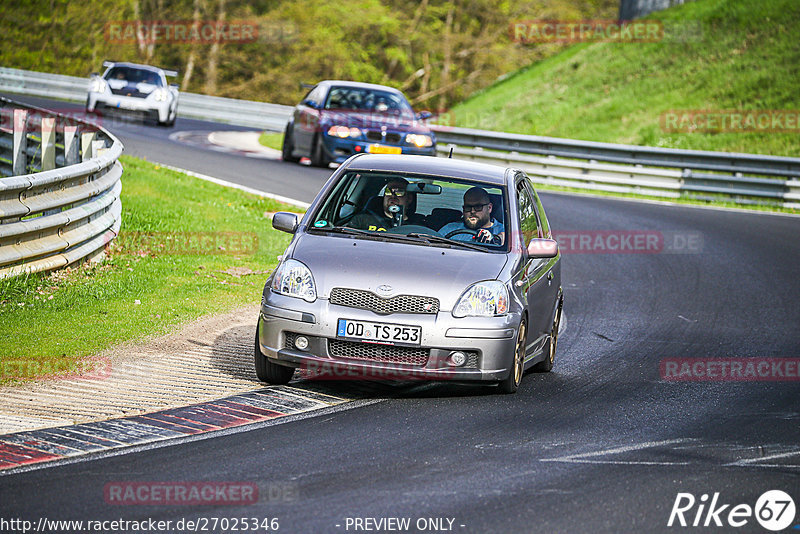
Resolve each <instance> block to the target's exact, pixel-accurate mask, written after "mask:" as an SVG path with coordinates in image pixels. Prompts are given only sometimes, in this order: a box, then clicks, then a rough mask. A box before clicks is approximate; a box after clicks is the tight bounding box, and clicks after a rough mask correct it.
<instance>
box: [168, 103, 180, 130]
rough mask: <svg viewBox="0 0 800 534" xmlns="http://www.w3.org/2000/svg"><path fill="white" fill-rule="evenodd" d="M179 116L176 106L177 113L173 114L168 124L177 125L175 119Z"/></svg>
mask: <svg viewBox="0 0 800 534" xmlns="http://www.w3.org/2000/svg"><path fill="white" fill-rule="evenodd" d="M177 118H178V108H175V113H174V114H173V115H172V118H171V119H168V120H167V126H168V127H170V128H172V127H173V126H175V120H176V119H177Z"/></svg>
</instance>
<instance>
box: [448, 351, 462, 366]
mask: <svg viewBox="0 0 800 534" xmlns="http://www.w3.org/2000/svg"><path fill="white" fill-rule="evenodd" d="M447 363H449V364H450V365H452V366H453V367H461V366H462V365H464V364H465V363H467V355H466V354H464V353H463V352H461V351H454V352H451V353H450V358H448V360H447Z"/></svg>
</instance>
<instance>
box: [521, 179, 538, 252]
mask: <svg viewBox="0 0 800 534" xmlns="http://www.w3.org/2000/svg"><path fill="white" fill-rule="evenodd" d="M517 202H518V208H519V227H520V229H521V230H522V237H523V239H524V241H525V243H524V244H525V245H527V244H528V243H530V241H531V239H533V238H534V237H539V220H538V218H537V217H536V207H535V204H534V201H533V197H531V194H530V192H529V191H528V188H527V187H525V181H524V179H523V180H520V181H519V182H517Z"/></svg>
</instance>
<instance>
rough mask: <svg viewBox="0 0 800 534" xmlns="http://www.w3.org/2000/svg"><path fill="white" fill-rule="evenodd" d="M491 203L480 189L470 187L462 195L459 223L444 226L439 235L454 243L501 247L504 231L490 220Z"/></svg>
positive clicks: (497, 223) (485, 193)
mask: <svg viewBox="0 0 800 534" xmlns="http://www.w3.org/2000/svg"><path fill="white" fill-rule="evenodd" d="M492 209H493V206H492V201H491V199H490V198H489V194H488V193H487V192H486V190H485V189H483V188H482V187H472V188H470V189H468V190H467V192H466V193H464V206H463V210H464V217H463V219H462V220H461V221H457V222H451V223H448V224H446V225H444V226H443V227H442V228H441V229H440V230H439V233H440V234H442V235H443V236H445V237H447V236H448V234H450V233H452V232H458V231H459V230H460V231H461V232H459V233H454V234H453V235H451V236H450V239H453V240H455V241H469V242H478V243H487V244H493V245H502V244H503V243H504V242H505V237H506V231H505V228H504V227H503V224H502V223H500V222H498V221H497V220H495V219H494V218H492Z"/></svg>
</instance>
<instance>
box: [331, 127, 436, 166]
mask: <svg viewBox="0 0 800 534" xmlns="http://www.w3.org/2000/svg"><path fill="white" fill-rule="evenodd" d="M322 141H323V142H322V146H323V148H324V149H325V152H327V156H328V159H330V161H332V162H334V163H343V162H344V161H345V160H346V159H347V158H349V157H350V156H352V155H353V154H369V153H370V147H371V146H372V145H376V144H377V145H382V146H385V147H393V148H400V149H401V151H402V153H403V154H405V155H412V156H436V144H435V143H434V145H433V146H429V147H425V148H419V147H417V146H413V145H407V144H402V145H396V144H389V143H376V142H372V141H364V140H361V139H350V138H345V139H342V138H340V137H333V136H330V135H328V134H325V133H323V134H322Z"/></svg>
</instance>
